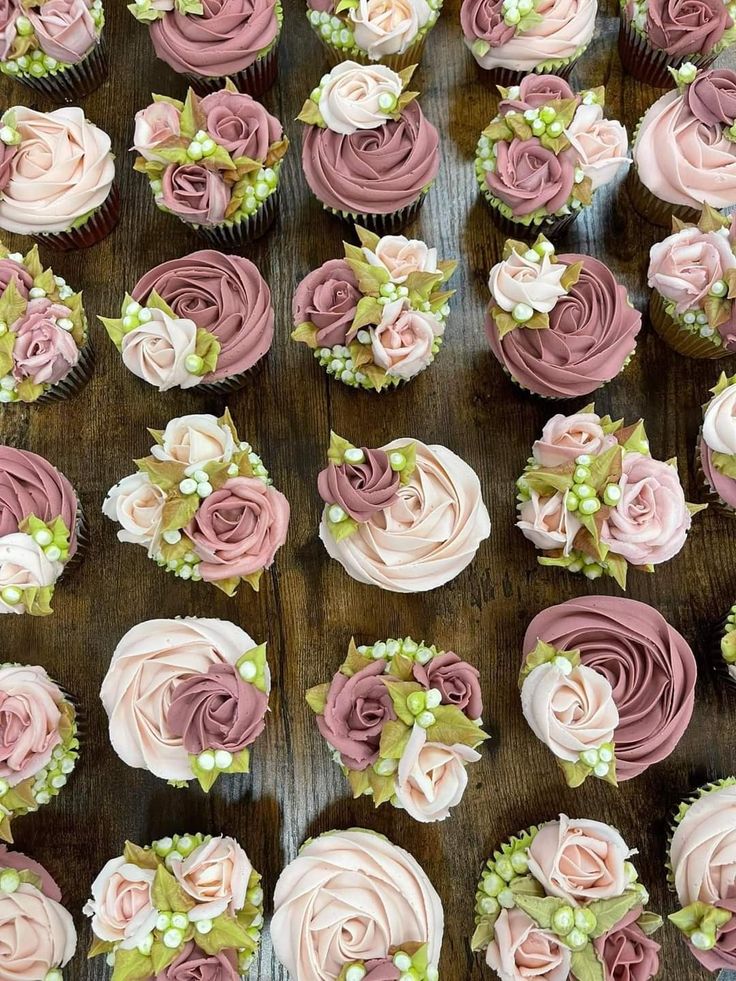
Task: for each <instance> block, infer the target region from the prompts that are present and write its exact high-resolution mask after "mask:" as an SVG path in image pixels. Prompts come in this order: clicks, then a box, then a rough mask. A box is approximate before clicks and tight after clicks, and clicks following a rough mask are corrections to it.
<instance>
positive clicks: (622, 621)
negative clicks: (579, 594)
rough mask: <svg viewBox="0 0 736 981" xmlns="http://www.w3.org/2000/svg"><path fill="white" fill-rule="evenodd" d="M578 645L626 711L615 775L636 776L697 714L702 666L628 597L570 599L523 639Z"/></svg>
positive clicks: (528, 646) (528, 644) (531, 643)
mask: <svg viewBox="0 0 736 981" xmlns="http://www.w3.org/2000/svg"><path fill="white" fill-rule="evenodd" d="M538 639H539V640H543V641H545V642H546V643H548V644H551V645H552V646H553V647H556V648H558V649H560V650H568V651H572V650H579V651H580V656H581V660H582V663H583V664H584V665H587V666H588V667H590V668H594V669H595V670H596V671H598V672H599V673H600V674H603V675H605V677H606V678H607V679H608V681H609V682H610V684H611V688H612V689H613V699H614V702H615V703H616V707H617V708H618V713H619V723H618V726H617V727H616V730H615V733H614V741H615V744H616V776H617V778H618V780H619V781H621V780H630V779H631V778H632V777H636V776H638V775H639V774H640V773H643V772H644V770H646V769H647V767H649V766H652V764H654V763H659V762H660V761H661V760H663V759H665V758H666V757H667V756H669V755H670V753H671V752H672V751H673V750H674V749H675V747H676V746H677V743H678V742H679V741H680V739H681V737H682V735H683V733H684V732H685V730H686V729H687V726H688V724H689V722H690V718H691V716H692V711H693V703H694V698H695V682H696V679H697V667H696V663H695V658H694V656H693V652H692V650H691V649H690V647H689V646H688V644H687V642H686V641H685V639H684V638H683V637H682V635H681V634H679V633H678V632H677V631H676V630H675V629H674V628H673V627H671V626H670V625H669V624H668V623H667V621H666V620H665V619H664V617H662V616H661V614H660V613H658V612H657V611H656V610H655V609H653V608H652V607H651V606H647V605H646V604H645V603H639V602H637V601H636V600H631V599H625V598H622V597H612V596H597V597H589V598H582V599H572V600H568V601H567V602H566V603H560V604H559V605H558V606H552V607H549V609H546V610H543V611H542V612H541V613H539V614H538V615H537V616H536V617H535V618H534V619H533V620H532V622H531V623H530V624H529V627H528V628H527V631H526V635H525V637H524V652H525V654H526V653H528V652H529V651H531V650H533V649H534V647H535V646H536V643H537V640H538Z"/></svg>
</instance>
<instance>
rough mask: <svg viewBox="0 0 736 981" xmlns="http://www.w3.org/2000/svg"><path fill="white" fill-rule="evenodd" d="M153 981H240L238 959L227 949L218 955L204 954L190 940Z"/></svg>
mask: <svg viewBox="0 0 736 981" xmlns="http://www.w3.org/2000/svg"><path fill="white" fill-rule="evenodd" d="M155 981H240V972H239V971H238V958H237V955H236V953H235V951H234V950H232V949H229V948H228V949H226V950H222V951H220V953H219V954H205V953H204V952H203V951H201V950H200V949H199V947H197V945H196V944H195V942H194V941H193V940H190V941H189V942H188V943H187V944H185V945H184V947H183V948H182V950H181V953H180V954H178V955H177V957H176V958H175V959H174V960H173V961H172V962H171V964H169V966H168V967H165V968H164V969H163V971H161V972H160V974H157V975H156V979H155Z"/></svg>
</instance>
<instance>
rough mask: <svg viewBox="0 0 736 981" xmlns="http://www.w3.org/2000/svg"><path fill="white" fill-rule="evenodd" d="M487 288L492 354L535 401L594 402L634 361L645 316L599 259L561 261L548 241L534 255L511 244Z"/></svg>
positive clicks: (542, 241) (538, 245)
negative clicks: (585, 397) (536, 397)
mask: <svg viewBox="0 0 736 981" xmlns="http://www.w3.org/2000/svg"><path fill="white" fill-rule="evenodd" d="M488 288H489V290H490V293H491V302H490V304H489V307H488V311H487V314H486V321H485V330H486V336H487V337H488V341H489V343H490V345H491V350H492V351H493V353H494V355H495V356H496V358H497V360H498V361H499V363H500V364H501V366H502V367H503V369H504V371H505V372H506V373H507V374H508V375H509V376H510V377H511V379H512V380H513V381H514V382H516V384H517V385H520V386H521V387H522V388H524V389H526V390H527V391H530V392H533V393H534V394H535V395H541V396H543V397H544V398H558V399H561V398H575V397H576V396H578V395H589V394H590V393H591V392H593V391H595V389H597V388H600V387H601V386H602V385H604V384H605V383H606V382H608V381H610V380H611V379H612V378H615V377H616V376H617V375H618V374H619V373H620V372H621V371H623V369H624V368H625V367H626V365H627V364H628V363H629V361H630V360H631V358H632V357H633V355H634V351H635V350H636V338H637V335H638V333H639V330H640V328H641V314H640V313H639V311H638V310H635V309H634V307H633V305H632V303H631V301H630V299H629V294H628V292H627V290H626V287H625V286H622V285H621V284H620V283H618V282H617V280H616V278H615V277H614V275H613V273H612V272H611V270H610V269H609V268H608V267H607V266H606V265H604V264H603V263H602V262H600V261H599V260H598V259H594V258H592V257H591V256H585V255H578V254H575V253H573V254H568V255H555V249H554V245H552V243H551V242H550V241H548V240H547V239H546V238H545V237H544V235H541V234H540V235H539V236H538V238H537V240H536V242H535V243H534V245H533V246H532V247H531V248H529V247H528V246H527V245H526V244H525V243H524V242H516V241H514V240H513V239H509V240H508V241H507V242H506V243H505V245H504V249H503V258H502V259H501V261H500V262H498V263H496V265H495V266H494V267H493V268H492V269H491V272H490V276H489V279H488Z"/></svg>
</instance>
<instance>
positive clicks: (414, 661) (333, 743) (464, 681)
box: [306, 637, 490, 823]
mask: <svg viewBox="0 0 736 981" xmlns="http://www.w3.org/2000/svg"><path fill="white" fill-rule="evenodd" d="M306 697H307V704H308V705H309V707H310V708H311V709H312V710H313V711H314V712H315V714H316V716H317V727H318V728H319V731H320V733H321V734H322V736H323V737H324V739H325V740H326V742H327V745H328V746H329V747H330V749H331V750H332V752H333V754H334V760H335V762H336V763H337V765H338V766H339V767H340V769H341V770H342V771H343V773H344V774H345V776H346V777H347V779H348V783H349V784H350V789H351V790H352V792H353V797H356V798H357V797H361V796H363V795H365V796H368V797H370V798H371V800H372V801H373V803H374V804H375V806H376V807H378V806H379V804H384V803H385V802H386V801H391V803H392V804H393V805H394V807H399V808H403V809H404V810H405V811H406V813H407V814H408V815H409V816H410V817H413V818H414V819H415V820H416V821H422V822H424V823H428V822H430V821H444V820H445V818H448V817H449V816H450V808H452V807H455V806H456V805H457V804H459V803H460V801H461V800H462V798H463V794H464V793H465V788H466V787H467V785H468V774H467V766H468V764H469V763H477V762H478V760H479V759H480V758H481V756H480V753H479V752H477V749H478V747H479V746H480V744H481V743H482V742H483V740H485V739H488V738H490V737H489V736H488V734H487V733H485V732H484V731H483V729H482V728H481V725H482V719H481V715H482V714H483V700H482V695H481V690H480V673H479V671H478V669H477V668H475V667H473V665H472V664H468V662H467V661H463V660H462V659H461V658H459V657H458V656H457V654H454V653H453V652H452V651H438V650H437V648H436V647H435V646H434V645H432V646H430V645H428V644H424V642H422V643H420V644H417V643H416V642H415V641H413V640H412V639H411V637H407V638H406V639H405V640H401V639H399V640H387V641H376V642H375V643H373V644H371V645H370V646H361V647H356V646H355V641H353V640H351V641H350V647H349V648H348V656H347V658H346V660H345V661H344V663H343V664H342V665H341V666H340V669H339V671H338V672H337V674H336V675H334V677H333V678H332V680H331V681H330V682H329V683H328V684H324V685H317V686H316V687H315V688H310V689H309V691H308V692H307V696H306Z"/></svg>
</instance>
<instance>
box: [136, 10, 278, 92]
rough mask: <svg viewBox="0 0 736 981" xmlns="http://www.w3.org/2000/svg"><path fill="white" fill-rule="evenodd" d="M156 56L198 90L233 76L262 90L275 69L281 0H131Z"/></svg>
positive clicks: (239, 84)
mask: <svg viewBox="0 0 736 981" xmlns="http://www.w3.org/2000/svg"><path fill="white" fill-rule="evenodd" d="M128 9H129V10H130V12H131V13H132V14H133V16H134V17H135V18H136V19H137V20H139V21H142V22H143V23H144V24H147V25H148V30H149V33H150V35H151V41H152V42H153V50H154V51H155V52H156V57H157V58H160V59H161V61H165V62H166V64H167V65H168V66H169V67H170V68H173V70H174V71H175V72H178V73H179V74H180V75H183V77H184V78H185V79H186V82H187V84H188V85H191V86H192V88H193V89H195V90H196V91H197V92H198V93H199V94H200V95H207V93H208V92H215V91H217V89H220V88H222V86H223V85H224V83H225V80H226V79H228V78H229V79H232V81H233V83H234V85H235V86H236V88H237V89H238V91H239V92H247V93H248V95H255V96H258V95H263V93H264V92H265V91H266V90H267V89H269V88H270V87H271V86H272V85H273V83H274V81H275V79H276V73H277V69H278V43H279V36H280V34H281V25H282V23H283V19H284V14H283V10H282V8H281V0H134V3H131V4H129V6H128Z"/></svg>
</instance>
